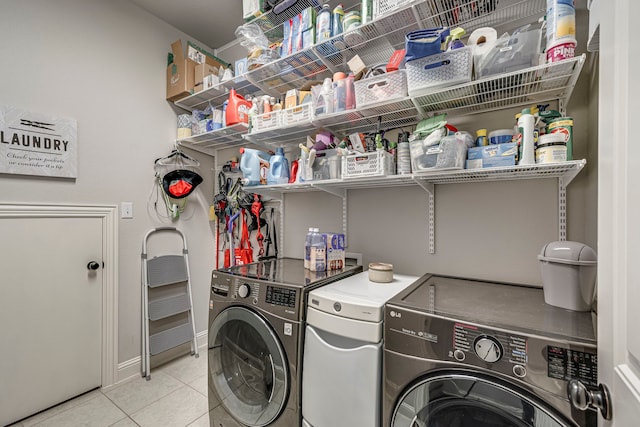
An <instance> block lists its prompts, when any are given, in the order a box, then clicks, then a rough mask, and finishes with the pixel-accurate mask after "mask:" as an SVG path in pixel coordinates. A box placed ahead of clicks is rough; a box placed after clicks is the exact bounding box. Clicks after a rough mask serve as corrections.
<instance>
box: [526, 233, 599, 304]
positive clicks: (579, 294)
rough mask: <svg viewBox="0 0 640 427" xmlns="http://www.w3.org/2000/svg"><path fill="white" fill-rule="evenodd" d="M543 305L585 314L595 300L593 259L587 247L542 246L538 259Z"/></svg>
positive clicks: (564, 243) (562, 243)
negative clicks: (544, 303)
mask: <svg viewBox="0 0 640 427" xmlns="http://www.w3.org/2000/svg"><path fill="white" fill-rule="evenodd" d="M538 260H539V261H540V271H541V273H542V286H543V291H544V302H546V303H547V304H550V305H553V306H556V307H561V308H566V309H568V310H574V311H589V310H590V309H591V305H592V303H593V301H594V297H595V282H596V271H597V269H596V267H597V256H596V253H595V251H594V250H593V249H591V248H590V247H589V246H587V245H585V244H583V243H579V242H571V241H559V242H551V243H548V244H546V245H545V246H544V247H543V248H542V251H541V252H540V255H538Z"/></svg>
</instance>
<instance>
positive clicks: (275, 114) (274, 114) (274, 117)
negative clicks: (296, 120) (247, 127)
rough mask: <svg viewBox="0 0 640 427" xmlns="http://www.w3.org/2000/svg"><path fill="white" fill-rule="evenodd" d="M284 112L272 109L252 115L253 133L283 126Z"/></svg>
mask: <svg viewBox="0 0 640 427" xmlns="http://www.w3.org/2000/svg"><path fill="white" fill-rule="evenodd" d="M281 113H282V112H281V111H271V112H268V113H264V114H257V115H255V116H251V133H253V132H261V131H263V130H267V129H273V128H277V127H279V126H282V114H281Z"/></svg>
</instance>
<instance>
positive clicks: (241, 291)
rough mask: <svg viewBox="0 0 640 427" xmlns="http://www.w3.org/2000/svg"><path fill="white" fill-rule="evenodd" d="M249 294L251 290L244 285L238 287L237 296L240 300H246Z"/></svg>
mask: <svg viewBox="0 0 640 427" xmlns="http://www.w3.org/2000/svg"><path fill="white" fill-rule="evenodd" d="M250 293H251V288H250V287H249V285H247V284H246V283H243V284H242V285H240V286H238V296H239V297H240V298H246V297H248V296H249V294H250Z"/></svg>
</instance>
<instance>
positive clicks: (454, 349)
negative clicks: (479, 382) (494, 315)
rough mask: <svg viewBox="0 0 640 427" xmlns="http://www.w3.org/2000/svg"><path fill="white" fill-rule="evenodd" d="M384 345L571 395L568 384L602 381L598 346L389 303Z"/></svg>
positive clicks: (432, 361) (435, 361) (431, 360)
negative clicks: (599, 377)
mask: <svg viewBox="0 0 640 427" xmlns="http://www.w3.org/2000/svg"><path fill="white" fill-rule="evenodd" d="M384 325H385V326H384V329H385V334H384V348H385V350H391V351H394V352H397V353H401V354H406V355H411V356H414V357H416V358H420V359H425V360H428V361H429V363H430V364H433V365H436V366H440V367H442V368H447V367H454V366H455V367H459V368H465V367H466V368H474V369H475V368H480V369H482V370H486V371H487V372H488V373H493V374H496V373H500V374H502V375H505V376H508V377H509V378H511V379H513V380H517V381H520V382H523V383H526V384H529V385H532V386H535V387H540V388H542V389H545V390H548V391H550V392H552V393H554V394H556V395H558V396H560V397H563V398H564V397H566V384H567V381H569V380H571V379H579V380H580V381H582V382H583V383H584V384H585V385H587V386H594V385H597V356H596V353H597V351H596V348H595V346H585V345H581V344H578V343H575V342H568V341H563V340H554V339H553V338H551V337H549V338H544V337H540V336H538V335H533V334H531V335H529V334H527V333H525V332H522V331H509V330H504V329H497V328H490V327H488V326H484V325H478V324H474V323H470V322H461V321H456V320H453V319H443V318H441V317H439V316H431V315H426V314H425V313H419V312H416V311H413V310H406V309H399V308H396V307H390V306H387V308H386V310H385V319H384Z"/></svg>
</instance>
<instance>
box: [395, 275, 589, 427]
mask: <svg viewBox="0 0 640 427" xmlns="http://www.w3.org/2000/svg"><path fill="white" fill-rule="evenodd" d="M594 325H595V314H593V313H589V312H574V311H569V310H565V309H561V308H557V307H553V306H550V305H547V304H545V302H544V298H543V291H542V289H540V288H534V287H527V286H519V285H509V284H500V283H489V282H482V281H476V280H468V279H461V278H454V277H444V276H437V275H430V274H427V275H425V276H423V277H422V278H421V279H420V280H418V281H417V282H415V283H414V284H413V285H412V286H410V287H408V288H407V289H405V290H404V291H402V292H400V293H399V294H398V295H396V296H395V297H394V298H392V299H391V300H390V301H389V302H388V303H387V304H386V306H385V318H384V352H383V366H384V368H383V369H384V384H383V390H384V398H383V423H384V425H385V426H391V427H450V426H456V427H507V426H509V427H568V426H571V427H576V426H580V427H585V426H595V425H596V413H595V412H594V411H592V410H588V411H586V412H583V411H579V410H577V409H574V408H573V407H572V405H571V404H570V402H569V398H568V394H567V386H568V382H569V381H571V380H577V381H579V382H581V383H582V384H583V385H584V386H586V387H587V388H594V389H595V388H596V387H597V384H598V383H597V377H598V375H597V352H596V337H595V332H594Z"/></svg>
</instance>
